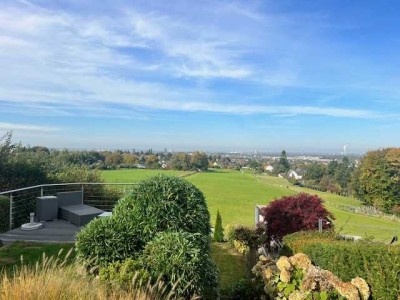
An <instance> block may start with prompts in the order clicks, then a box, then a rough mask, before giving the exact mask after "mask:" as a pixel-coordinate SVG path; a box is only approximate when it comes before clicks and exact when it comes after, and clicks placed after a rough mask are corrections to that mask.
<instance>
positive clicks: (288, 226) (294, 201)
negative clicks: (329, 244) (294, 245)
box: [261, 193, 335, 239]
mask: <svg viewBox="0 0 400 300" xmlns="http://www.w3.org/2000/svg"><path fill="white" fill-rule="evenodd" d="M261 215H262V216H263V217H264V221H263V222H262V224H261V225H263V226H265V227H266V230H267V234H268V236H269V237H272V236H274V237H276V238H278V239H281V238H282V237H283V236H285V235H286V234H289V233H293V232H297V231H302V230H315V229H318V219H324V220H326V221H328V222H330V224H327V222H323V228H324V229H328V228H330V227H331V226H332V221H331V220H333V219H335V218H334V216H333V215H332V214H331V213H330V212H329V211H327V210H326V209H325V207H324V206H323V204H322V199H321V198H319V197H318V196H316V195H310V194H306V193H301V194H298V195H295V196H287V197H283V198H281V199H277V200H274V201H272V202H271V203H270V204H269V205H268V206H267V207H264V208H263V209H262V210H261Z"/></svg>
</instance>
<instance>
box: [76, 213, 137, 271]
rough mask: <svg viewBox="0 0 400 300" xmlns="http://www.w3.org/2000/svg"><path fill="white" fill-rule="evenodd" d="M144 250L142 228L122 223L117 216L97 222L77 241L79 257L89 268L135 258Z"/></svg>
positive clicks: (87, 227)
mask: <svg viewBox="0 0 400 300" xmlns="http://www.w3.org/2000/svg"><path fill="white" fill-rule="evenodd" d="M143 247H144V243H143V242H142V240H141V235H140V229H139V228H138V226H137V225H136V223H135V222H134V220H133V222H131V221H130V220H120V219H118V218H115V217H114V216H113V217H108V218H98V219H94V220H93V221H91V222H90V223H89V224H87V225H86V226H85V227H84V228H83V229H82V230H81V231H80V232H79V233H78V234H77V239H76V251H77V257H78V258H79V259H80V260H81V261H83V262H84V263H85V265H86V266H87V267H93V266H106V265H107V264H109V263H112V262H116V261H123V260H125V259H127V258H132V259H136V258H138V257H139V254H140V251H141V250H142V249H143ZM97 271H98V270H97Z"/></svg>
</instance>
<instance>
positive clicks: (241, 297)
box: [229, 278, 265, 300]
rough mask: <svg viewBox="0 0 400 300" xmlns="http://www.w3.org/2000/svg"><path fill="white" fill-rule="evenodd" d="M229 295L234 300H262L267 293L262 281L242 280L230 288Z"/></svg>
mask: <svg viewBox="0 0 400 300" xmlns="http://www.w3.org/2000/svg"><path fill="white" fill-rule="evenodd" d="M229 294H230V298H231V299H233V300H252V299H260V298H261V295H265V292H264V286H263V283H262V281H259V280H257V279H256V278H254V279H247V278H242V279H240V280H238V281H236V282H234V283H233V284H232V285H231V286H230V291H229Z"/></svg>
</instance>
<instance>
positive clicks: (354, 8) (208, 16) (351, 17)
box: [0, 0, 400, 152]
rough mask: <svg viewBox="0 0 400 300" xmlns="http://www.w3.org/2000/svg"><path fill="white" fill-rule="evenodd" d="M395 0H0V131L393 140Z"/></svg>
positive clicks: (75, 137) (245, 140)
mask: <svg viewBox="0 0 400 300" xmlns="http://www.w3.org/2000/svg"><path fill="white" fill-rule="evenodd" d="M399 10H400V3H399V2H398V1H365V0H364V1H330V0H326V1H318V0H316V1H294V0H293V1H286V0H280V1H265V0H264V1H188V0H187V1H179V0H177V1H168V2H167V1H161V0H158V1H152V0H146V1H122V0H112V1H108V0H106V1H97V0H96V1H81V0H69V1H62V0H60V1H50V0H48V1H45V0H36V1H34V0H31V1H29V0H20V1H8V0H2V1H1V2H0V68H1V70H2V71H1V72H0V132H5V131H7V130H13V131H14V140H16V141H21V142H22V143H23V144H30V145H38V144H39V145H45V146H49V147H67V148H136V149H146V148H153V149H164V148H168V149H169V148H173V149H174V150H197V149H198V150H208V151H215V150H223V151H254V150H256V149H258V150H259V151H278V150H281V149H286V150H287V151H289V152H291V151H292V152H295V151H296V152H297V151H306V152H308V151H314V152H315V151H330V152H332V151H334V152H340V150H341V148H342V145H344V144H349V145H350V146H349V149H348V151H349V152H364V151H367V150H370V149H375V148H380V147H388V146H400V139H399V138H400V133H399V132H400V55H399V49H400V26H399V25H400V19H399V18H398V11H399Z"/></svg>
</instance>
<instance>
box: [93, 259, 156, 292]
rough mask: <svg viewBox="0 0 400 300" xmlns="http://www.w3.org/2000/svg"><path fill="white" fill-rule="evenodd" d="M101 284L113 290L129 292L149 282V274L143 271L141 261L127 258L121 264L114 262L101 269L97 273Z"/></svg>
mask: <svg viewBox="0 0 400 300" xmlns="http://www.w3.org/2000/svg"><path fill="white" fill-rule="evenodd" d="M99 277H100V280H101V281H102V282H105V283H106V284H110V285H111V286H112V287H113V288H120V289H124V290H130V289H131V288H132V287H141V286H143V285H146V284H147V283H148V282H149V280H150V274H149V272H147V271H146V270H144V269H143V264H142V262H141V261H138V260H133V259H130V258H128V259H127V260H125V261H123V262H119V261H118V262H114V263H111V264H109V265H108V266H107V267H102V268H101V269H100V272H99Z"/></svg>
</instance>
